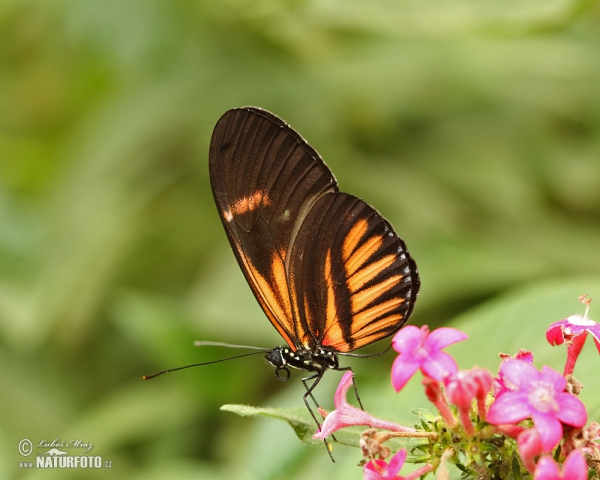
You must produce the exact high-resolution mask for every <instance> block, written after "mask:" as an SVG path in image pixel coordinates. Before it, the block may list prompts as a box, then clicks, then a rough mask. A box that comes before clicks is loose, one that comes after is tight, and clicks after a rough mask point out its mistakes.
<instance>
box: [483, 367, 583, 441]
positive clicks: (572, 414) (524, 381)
mask: <svg viewBox="0 0 600 480" xmlns="http://www.w3.org/2000/svg"><path fill="white" fill-rule="evenodd" d="M500 371H501V373H502V374H503V375H504V377H505V378H506V379H508V380H509V381H510V382H511V384H512V385H514V387H515V388H514V389H513V390H506V391H505V392H504V393H502V395H500V396H498V397H496V401H495V402H494V403H493V404H492V405H491V406H490V409H489V410H488V415H487V421H488V422H489V423H491V424H494V425H499V424H505V423H516V422H520V421H521V420H524V419H525V418H528V417H531V418H532V419H533V422H534V423H535V426H536V428H537V430H538V433H539V435H540V440H541V442H542V448H543V451H545V452H547V451H550V450H551V449H553V448H554V447H556V446H557V445H558V443H559V442H560V439H561V438H562V435H563V428H562V424H561V422H562V423H566V424H567V425H572V426H574V427H578V428H580V427H583V426H584V425H585V423H586V421H587V412H586V410H585V407H584V405H583V403H582V402H581V400H579V399H578V398H577V397H575V396H574V395H571V394H570V393H566V392H565V387H566V380H565V379H564V377H563V376H562V375H561V374H560V373H558V372H557V371H555V370H552V369H551V368H550V367H547V366H544V367H542V370H541V372H540V371H538V370H537V369H536V368H535V367H534V366H533V365H530V364H529V363H527V362H524V361H522V360H507V361H505V362H503V363H502V365H501V367H500Z"/></svg>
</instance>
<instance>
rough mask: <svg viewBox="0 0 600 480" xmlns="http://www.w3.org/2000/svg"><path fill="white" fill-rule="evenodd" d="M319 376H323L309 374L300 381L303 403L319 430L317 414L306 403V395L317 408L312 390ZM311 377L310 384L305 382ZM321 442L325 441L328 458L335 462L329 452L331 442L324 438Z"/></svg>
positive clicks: (320, 376)
mask: <svg viewBox="0 0 600 480" xmlns="http://www.w3.org/2000/svg"><path fill="white" fill-rule="evenodd" d="M321 378H323V374H318V373H315V374H314V375H311V376H310V377H306V378H303V379H302V383H303V384H304V387H305V388H306V393H305V394H304V396H303V397H302V400H304V405H306V408H308V411H309V412H310V414H311V416H312V417H313V420H314V421H315V423H316V424H317V427H318V428H319V430H321V423H320V422H319V420H317V416H316V415H315V412H313V409H312V408H310V405H309V403H308V397H310V398H312V400H313V402H315V405H316V406H317V409H318V408H319V404H318V403H317V400H316V399H315V397H314V396H313V394H312V392H313V390H314V389H315V387H316V386H317V385H318V383H319V382H320V381H321ZM313 379H314V382H313V383H312V385H310V386H308V384H307V383H306V382H307V381H308V380H313ZM334 440H335V437H334ZM323 443H325V448H326V449H327V453H328V454H329V458H331V461H332V462H335V460H334V458H333V455H332V454H331V444H330V443H329V442H328V441H327V439H325V438H324V439H323Z"/></svg>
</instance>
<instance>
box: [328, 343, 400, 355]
mask: <svg viewBox="0 0 600 480" xmlns="http://www.w3.org/2000/svg"><path fill="white" fill-rule="evenodd" d="M390 348H392V344H391V343H390V344H389V346H388V347H387V348H386V349H385V350H384V351H383V352H377V353H363V354H360V353H350V352H336V355H342V356H344V357H356V358H371V357H379V356H380V355H385V354H386V353H387V352H389V351H390Z"/></svg>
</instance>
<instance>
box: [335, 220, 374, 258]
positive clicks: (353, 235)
mask: <svg viewBox="0 0 600 480" xmlns="http://www.w3.org/2000/svg"><path fill="white" fill-rule="evenodd" d="M368 226H369V222H368V221H367V220H365V219H364V218H362V219H360V220H359V221H357V222H356V224H354V226H353V227H352V228H351V229H350V231H349V232H348V235H346V238H344V245H343V246H342V257H343V259H344V261H347V260H348V258H349V257H350V255H352V252H354V249H355V248H356V246H357V245H358V243H359V242H360V240H361V239H362V237H363V236H364V235H365V233H366V232H367V227H368Z"/></svg>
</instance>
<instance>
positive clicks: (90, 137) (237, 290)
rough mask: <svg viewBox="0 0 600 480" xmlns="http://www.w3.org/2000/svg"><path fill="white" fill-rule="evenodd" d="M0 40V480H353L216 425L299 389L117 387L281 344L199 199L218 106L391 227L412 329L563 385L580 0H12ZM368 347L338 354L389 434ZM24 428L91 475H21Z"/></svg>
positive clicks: (594, 286) (590, 178) (576, 257)
mask: <svg viewBox="0 0 600 480" xmlns="http://www.w3.org/2000/svg"><path fill="white" fill-rule="evenodd" d="M0 28H1V29H2V30H1V31H2V35H1V36H0V362H1V367H0V392H1V393H0V478H19V479H21V478H23V479H25V478H26V479H38V478H39V479H49V478H61V479H62V478H131V479H138V478H140V479H141V478H144V479H162V478H213V479H216V480H219V479H225V478H227V479H231V478H240V479H248V480H251V479H261V480H263V479H279V478H288V479H290V478H299V479H300V478H315V479H316V478H330V479H334V478H361V477H362V473H361V471H360V469H359V468H358V467H357V466H356V464H357V462H358V461H359V459H360V453H359V452H358V451H355V450H351V449H347V448H344V447H334V455H335V456H336V459H337V460H338V463H336V464H332V463H331V462H330V460H329V458H328V456H327V454H326V452H325V450H324V448H323V447H322V446H318V448H310V447H309V446H306V445H303V444H301V443H300V442H299V441H298V440H297V439H296V438H295V436H294V434H293V432H292V430H291V429H290V428H289V427H288V426H287V425H285V424H284V423H282V422H281V423H280V422H277V421H275V420H268V419H248V418H239V417H236V416H235V415H233V414H231V413H226V412H221V411H220V410H219V407H220V406H221V405H222V404H225V403H246V404H250V405H262V406H274V407H281V406H296V407H297V406H301V405H302V400H301V395H302V391H303V388H302V384H301V382H300V381H299V378H300V375H299V374H298V373H296V374H295V375H293V377H292V380H290V381H289V382H287V383H286V384H282V383H281V382H278V381H277V380H276V379H275V377H274V375H273V371H272V368H270V366H268V365H267V364H266V362H265V361H264V360H263V359H262V358H260V357H251V358H249V359H245V360H233V361H231V362H226V363H222V364H218V365H212V366H206V367H201V368H197V369H191V370H187V371H184V372H178V373H174V374H171V375H167V376H164V377H160V378H157V379H155V380H152V381H149V382H143V381H142V380H141V377H142V375H144V374H150V373H153V372H156V371H158V370H163V369H165V368H170V367H176V366H181V365H186V364H189V363H195V362H201V361H210V360H214V359H218V358H222V357H225V356H227V355H230V354H232V353H231V351H226V350H223V349H220V348H215V347H205V348H195V347H193V345H192V342H193V341H194V340H196V339H202V340H215V341H224V342H230V343H243V344H254V345H259V346H265V347H273V346H275V345H279V344H281V339H280V338H279V336H278V335H277V333H276V332H275V330H274V329H273V328H272V327H271V326H270V324H269V322H268V321H267V320H266V318H265V317H264V315H263V314H262V311H261V310H260V308H259V306H258V305H257V303H256V302H255V300H254V298H253V296H252V294H251V292H250V290H249V288H248V287H247V286H246V284H245V281H244V279H243V276H242V274H241V272H240V271H239V268H238V266H237V264H236V261H235V259H234V256H233V254H232V253H231V251H230V249H229V245H228V242H227V240H226V237H225V234H224V232H223V229H222V226H221V223H220V220H219V218H218V215H217V212H216V209H215V207H214V204H213V200H212V195H211V191H210V185H209V180H208V161H207V156H208V144H209V140H210V135H211V133H212V128H213V126H214V124H215V123H216V121H217V119H218V118H219V116H220V115H221V114H223V113H224V112H225V111H226V110H228V109H229V108H232V107H236V106H243V105H256V106H260V107H262V108H266V109H268V110H271V111H272V112H274V113H275V114H277V115H279V116H281V117H282V118H284V119H285V120H286V121H287V122H288V123H290V124H291V125H292V126H293V127H294V128H296V129H297V130H298V131H299V132H300V133H301V134H302V135H303V136H304V137H305V138H306V139H307V140H308V141H309V142H310V143H311V144H312V145H313V146H314V147H315V148H316V149H317V150H318V151H319V152H320V153H321V155H322V156H323V158H324V159H325V161H326V162H327V163H328V165H329V166H330V167H331V169H332V170H333V172H334V173H335V175H336V177H337V179H338V181H339V183H340V186H341V188H342V189H343V190H344V191H348V192H351V193H353V194H356V195H358V196H361V197H362V198H364V199H365V200H366V201H368V202H369V203H371V204H373V205H374V206H375V207H376V208H377V209H378V210H380V211H381V212H382V214H383V215H384V216H386V217H387V218H388V219H389V220H390V222H391V223H392V224H393V225H394V226H395V229H396V231H397V232H398V234H399V235H400V236H401V237H403V238H404V240H405V241H406V243H407V245H408V247H409V250H410V251H411V253H412V254H413V256H414V258H415V259H416V261H417V263H418V265H419V270H420V272H421V278H422V290H421V296H420V298H419V301H418V303H417V307H416V310H415V313H414V316H413V318H412V322H413V323H415V324H417V325H421V324H423V323H428V324H429V325H431V326H435V325H441V324H451V325H456V324H457V323H456V322H457V321H458V322H459V323H458V324H459V325H461V326H462V327H463V328H465V329H467V331H468V333H469V334H470V335H471V337H472V340H471V343H470V344H468V346H466V345H467V344H465V347H463V354H462V355H463V356H464V357H460V358H459V360H460V365H461V367H463V368H470V367H471V366H472V365H473V363H475V362H476V363H479V364H480V365H483V366H487V367H488V368H494V369H495V368H496V366H495V365H496V364H497V356H496V355H497V352H498V351H507V353H514V352H515V351H516V350H517V349H518V348H520V347H524V348H529V349H531V350H534V354H536V355H537V357H536V358H537V359H540V362H541V360H542V359H546V358H547V359H548V360H545V361H546V363H551V364H553V365H554V366H555V368H558V369H561V368H562V362H563V361H564V351H563V350H559V349H551V348H550V347H549V346H547V345H545V344H544V339H543V335H544V331H545V329H546V328H547V326H548V324H549V323H550V322H552V321H555V320H558V319H560V318H562V317H564V316H565V315H569V314H571V313H576V312H582V311H583V306H582V305H581V304H579V303H577V301H576V297H577V295H580V294H583V293H589V294H591V295H592V296H593V297H594V296H595V301H596V302H600V254H599V247H600V4H598V3H597V2H593V1H585V0H584V1H578V0H526V1H522V0H519V1H512V0H510V1H505V2H496V1H492V0H432V1H428V2H426V1H422V0H397V1H391V0H375V1H369V2H367V1H362V0H289V1H279V0H226V1H221V2H203V1H191V0H190V1H172V2H171V1H165V0H163V1H159V0H144V1H142V0H138V1H133V0H127V1H116V0H112V1H102V2H99V1H85V0H74V1H66V0H57V1H52V2H47V1H43V0H39V1H33V0H24V1H3V2H1V3H0ZM597 311H598V307H596V308H594V304H592V313H591V316H592V318H594V316H595V318H597V319H600V315H599V314H598V313H597ZM464 312H466V313H464ZM456 317H460V318H458V319H457V318H456ZM461 322H462V323H461ZM387 344H388V343H387V342H382V343H381V344H380V345H376V346H374V347H373V348H372V349H371V350H370V351H380V350H382V349H383V348H385V347H386V346H387ZM536 349H539V350H536ZM451 351H452V352H455V353H456V354H457V355H459V353H458V352H460V351H461V350H460V346H455V347H453V348H452V350H451ZM539 352H542V353H541V354H540V353H539ZM233 353H234V354H235V353H238V351H233ZM585 353H587V354H588V355H589V357H587V358H589V361H590V362H598V355H597V353H596V352H595V349H593V348H592V347H588V349H587V350H586V351H585ZM393 358H394V356H393V354H392V353H390V354H388V355H386V356H384V357H382V358H377V359H370V360H358V359H355V360H349V359H346V361H344V362H343V363H344V364H351V365H353V367H354V369H355V371H356V373H357V381H358V383H359V386H360V389H361V396H362V398H363V402H364V404H365V406H366V408H367V409H368V410H370V411H371V412H372V413H374V414H380V415H383V416H386V415H387V417H388V418H400V417H402V418H408V420H407V421H410V415H409V413H408V411H409V409H410V408H413V407H415V406H423V405H424V403H423V401H422V398H421V399H419V398H420V397H419V396H418V390H419V385H418V384H419V382H418V381H416V380H415V382H414V383H415V384H416V387H414V388H413V390H414V392H415V393H414V395H415V396H414V397H411V395H412V394H411V393H410V392H406V396H404V397H403V396H402V395H403V394H404V393H405V392H403V393H402V394H400V395H396V394H395V393H393V390H392V389H391V387H390V384H389V368H390V365H391V361H392V359H393ZM469 362H470V363H469ZM536 364H538V362H537V361H536ZM541 364H542V363H539V364H538V367H539V366H541ZM575 373H576V375H577V374H578V371H577V369H576V371H575ZM596 375H597V374H596ZM339 378H340V375H339V374H337V373H332V374H328V375H327V376H326V378H325V379H324V381H323V382H322V383H323V384H322V385H321V386H319V389H318V395H317V396H318V398H319V399H320V402H321V403H322V404H323V405H324V406H325V408H332V396H331V392H333V390H334V389H335V386H336V385H337V382H338V381H339ZM580 380H581V381H583V383H584V384H585V383H586V378H580ZM588 380H591V379H588ZM588 383H589V382H588ZM592 387H593V386H592ZM588 395H589V394H588ZM598 397H600V395H597V397H596V398H598ZM410 398H416V400H414V402H413V401H411V400H409V399H410ZM588 398H594V397H593V396H589V397H588ZM411 402H413V403H414V404H413V403H411ZM419 402H421V403H419ZM599 411H600V409H596V410H595V412H596V413H599ZM596 419H598V416H596ZM23 438H29V439H31V440H32V442H33V443H34V444H37V443H38V442H39V441H42V440H46V441H52V440H54V439H56V438H59V439H61V440H64V441H70V440H72V439H79V440H82V441H87V442H91V443H93V444H94V447H93V450H92V452H91V454H94V455H101V456H102V458H103V459H106V460H110V461H112V465H113V467H112V469H102V470H85V471H84V470H81V469H79V470H69V471H66V470H63V471H49V470H26V469H22V468H19V466H18V462H21V461H23V460H27V458H25V457H22V456H21V455H19V453H18V448H17V447H18V443H19V441H20V440H21V439H23ZM39 451H41V449H37V450H35V452H39ZM70 452H71V454H74V450H72V449H71V450H70ZM31 458H33V457H29V459H31Z"/></svg>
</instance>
